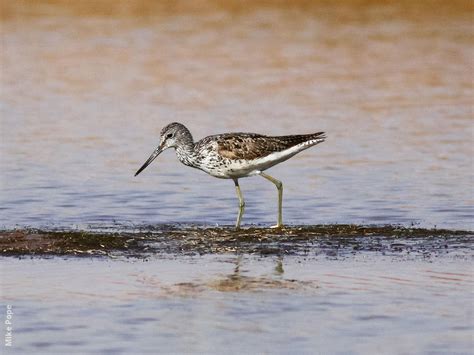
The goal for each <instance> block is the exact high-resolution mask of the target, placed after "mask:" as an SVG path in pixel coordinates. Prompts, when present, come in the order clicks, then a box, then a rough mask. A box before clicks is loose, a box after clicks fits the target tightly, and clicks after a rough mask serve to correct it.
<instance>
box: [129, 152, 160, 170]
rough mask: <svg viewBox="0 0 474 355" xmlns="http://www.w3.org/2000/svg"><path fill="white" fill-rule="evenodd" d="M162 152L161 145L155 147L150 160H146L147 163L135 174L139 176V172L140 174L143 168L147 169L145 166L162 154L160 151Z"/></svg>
mask: <svg viewBox="0 0 474 355" xmlns="http://www.w3.org/2000/svg"><path fill="white" fill-rule="evenodd" d="M161 152H162V149H161V147H158V148H156V149H155V151H154V152H153V154H152V155H150V157H149V158H148V160H147V161H146V162H145V164H143V165H142V167H141V168H140V169H138V170H137V172H136V173H135V176H137V175H138V174H140V173H141V172H142V171H143V170H145V168H146V167H147V166H148V165H150V164H151V162H152V161H153V160H155V158H156V157H157V156H158V155H160V153H161Z"/></svg>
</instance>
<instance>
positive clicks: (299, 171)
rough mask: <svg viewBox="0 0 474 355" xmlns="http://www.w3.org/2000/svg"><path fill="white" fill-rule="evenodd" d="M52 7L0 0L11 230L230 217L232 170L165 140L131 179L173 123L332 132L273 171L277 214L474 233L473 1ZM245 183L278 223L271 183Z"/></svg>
mask: <svg viewBox="0 0 474 355" xmlns="http://www.w3.org/2000/svg"><path fill="white" fill-rule="evenodd" d="M15 4H16V5H15ZM47 4H49V5H47ZM47 4H46V3H41V2H32V1H24V2H21V3H16V2H6V3H5V4H3V5H2V6H3V7H4V8H5V10H4V11H3V20H2V25H1V36H2V37H1V38H2V47H3V49H4V50H3V51H2V53H1V65H2V77H1V110H2V114H1V135H2V136H1V137H2V139H1V143H0V144H1V146H0V151H1V159H0V170H1V175H0V176H1V186H0V199H1V201H2V203H1V207H0V208H1V215H2V220H1V225H2V226H3V227H4V228H11V227H12V226H15V225H20V226H33V227H40V226H51V225H53V226H65V227H70V226H71V225H78V226H82V227H86V226H87V225H88V224H91V223H96V224H97V223H99V224H100V223H102V224H111V223H113V222H114V221H118V222H120V223H130V224H140V223H149V224H156V223H176V222H195V223H198V224H204V225H213V224H219V225H229V224H232V223H234V220H235V217H236V213H237V207H236V206H237V200H236V196H235V192H234V187H233V184H232V182H231V181H226V180H218V179H215V178H212V177H209V176H207V175H205V174H204V173H202V172H200V171H197V170H193V169H189V168H187V167H184V166H182V165H180V163H179V162H178V161H177V159H176V158H175V156H174V153H173V152H171V151H169V152H166V153H165V154H163V155H162V156H160V157H159V159H158V160H157V161H156V162H154V163H153V165H152V166H150V167H149V168H148V169H147V170H146V171H145V172H144V173H143V174H141V175H140V176H138V177H136V178H134V177H133V174H134V172H135V171H136V170H137V168H138V167H139V166H140V165H141V164H142V163H143V162H144V161H145V159H146V158H147V157H148V155H149V154H150V153H151V151H152V150H153V149H154V147H155V146H156V145H157V143H158V133H159V131H160V129H161V128H162V127H163V126H164V125H165V124H167V123H169V122H172V121H180V122H183V123H185V124H186V125H187V126H189V128H190V130H191V131H192V132H193V133H194V136H195V138H196V139H199V138H202V137H204V136H206V135H210V134H215V133H221V132H228V131H250V132H259V133H263V134H269V135H280V134H290V133H308V132H314V131H321V130H324V131H326V132H327V135H328V139H327V141H326V142H325V143H323V144H321V145H319V146H317V147H314V148H312V149H310V150H308V151H305V152H303V153H301V154H299V155H298V156H295V157H293V158H292V159H291V160H290V161H288V162H285V163H284V164H281V165H280V166H277V167H274V168H273V169H271V170H270V173H271V174H272V175H274V176H275V177H277V178H279V179H281V180H282V181H283V182H284V186H285V196H284V198H285V199H284V219H285V221H286V222H287V223H292V224H319V223H357V224H359V223H364V224H367V223H376V224H385V223H388V224H403V225H410V224H411V223H415V224H418V225H420V226H424V227H433V226H435V225H436V226H438V227H447V228H462V229H471V230H472V229H473V220H474V218H473V216H474V213H473V160H472V159H473V158H472V157H473V155H472V143H473V130H472V129H473V128H472V127H473V126H472V80H471V79H472V66H471V64H472V60H473V49H472V48H473V46H472V36H470V34H472V24H471V18H470V16H469V11H466V8H470V7H471V4H470V3H469V2H465V3H464V2H449V3H444V2H440V3H438V2H437V5H436V8H437V9H438V10H439V11H437V12H433V11H431V5H430V2H429V1H427V2H415V3H414V4H412V2H382V3H379V2H364V3H359V2H350V1H349V2H334V3H332V2H331V3H325V2H321V3H318V2H314V3H308V2H305V1H301V2H295V3H294V5H292V6H285V5H276V4H275V5H269V4H267V5H264V4H260V3H258V2H257V3H255V4H250V3H246V2H244V3H242V4H240V5H239V4H237V3H229V4H227V5H225V4H217V3H214V2H212V1H211V2H207V1H203V2H202V3H201V5H202V6H198V5H196V6H193V5H190V4H187V5H186V3H179V4H180V5H176V4H175V3H173V2H161V4H156V5H153V4H152V3H148V2H138V3H134V2H129V1H120V2H118V3H116V2H109V3H108V2H104V4H103V5H101V6H99V5H97V7H94V8H92V7H91V8H89V7H87V6H85V5H84V4H82V5H81V4H80V3H78V4H77V5H70V6H69V7H68V6H67V5H65V3H63V2H61V1H58V2H47ZM105 4H108V5H105ZM114 4H115V5H114ZM173 4H175V5H173ZM106 14H108V15H106ZM241 185H242V189H243V193H244V196H245V197H246V199H247V210H246V215H245V216H244V222H245V223H247V224H261V223H263V224H270V223H272V224H273V223H274V221H275V220H276V216H275V214H276V213H275V211H276V192H275V189H274V186H273V185H272V184H270V183H268V181H266V180H264V179H261V178H258V177H255V178H250V179H245V180H242V181H241Z"/></svg>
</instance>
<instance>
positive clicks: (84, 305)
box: [2, 255, 474, 354]
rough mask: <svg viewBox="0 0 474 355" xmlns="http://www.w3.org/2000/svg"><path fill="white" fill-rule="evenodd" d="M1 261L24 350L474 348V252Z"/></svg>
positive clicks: (17, 345)
mask: <svg viewBox="0 0 474 355" xmlns="http://www.w3.org/2000/svg"><path fill="white" fill-rule="evenodd" d="M279 262H280V264H278V263H279ZM2 265H3V266H2V272H3V273H4V277H3V281H2V282H3V287H2V289H3V302H5V303H7V304H12V305H13V311H14V318H13V324H14V328H15V330H14V348H12V350H15V352H14V353H22V354H26V353H33V352H35V353H38V352H39V353H44V354H52V353H66V352H71V351H73V352H78V353H113V354H116V353H128V354H132V353H133V354H142V353H164V354H166V353H189V352H192V353H223V352H226V353H231V354H237V353H251V354H262V353H287V354H290V353H291V354H301V353H305V354H314V353H321V354H330V353H331V354H334V353H344V354H347V353H351V354H381V353H384V354H431V353H443V354H448V353H449V354H469V353H470V352H471V351H472V341H473V340H472V330H473V312H472V311H473V309H472V287H473V283H474V278H473V274H472V269H470V268H471V265H472V264H471V259H463V258H458V259H457V258H455V257H454V256H447V257H445V258H442V259H434V260H429V261H428V260H425V261H424V260H419V259H417V258H416V257H413V258H410V257H406V256H404V257H400V256H399V257H394V256H386V257H384V256H380V255H379V256H377V257H371V256H370V255H364V256H354V257H351V258H332V259H331V258H316V259H312V258H309V259H308V260H301V259H300V258H292V257H289V258H283V260H281V259H277V258H263V259H262V258H254V257H236V256H220V257H217V256H207V257H195V258H186V257H180V258H178V259H175V258H172V257H171V258H160V259H149V260H148V261H142V260H136V261H130V260H126V261H124V260H116V261H113V262H111V261H106V260H90V259H89V260H88V259H66V260H63V259H53V260H22V261H21V262H19V261H18V260H12V259H7V260H5V261H4V262H3V263H2ZM12 353H13V352H12Z"/></svg>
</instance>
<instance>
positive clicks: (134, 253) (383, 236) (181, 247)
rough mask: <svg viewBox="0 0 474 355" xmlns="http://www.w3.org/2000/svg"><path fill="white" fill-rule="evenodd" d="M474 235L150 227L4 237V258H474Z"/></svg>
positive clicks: (0, 242) (0, 246)
mask: <svg viewBox="0 0 474 355" xmlns="http://www.w3.org/2000/svg"><path fill="white" fill-rule="evenodd" d="M473 237H474V233H473V232H470V231H452V230H441V229H422V228H404V227H398V226H358V225H320V226H301V227H298V226H294V227H286V228H284V229H281V230H276V229H266V228H246V229H242V230H239V231H236V230H234V229H233V228H230V227H228V228H205V227H193V226H184V227H183V226H169V225H160V226H148V227H141V228H134V229H133V230H124V231H120V232H117V231H115V232H113V231H107V232H100V233H99V232H93V231H47V230H33V229H32V230H27V229H20V230H12V231H0V251H1V254H2V255H4V256H25V255H26V256H48V255H68V256H109V257H116V256H126V257H149V256H151V255H157V254H173V255H203V254H226V253H233V254H256V255H262V256H265V255H301V256H317V255H325V256H328V257H344V256H350V255H354V254H360V253H363V252H377V253H380V254H383V255H393V254H398V255H400V254H414V255H421V256H425V257H431V256H438V255H441V254H456V255H460V256H464V257H466V256H471V255H472V250H473V247H472V241H473Z"/></svg>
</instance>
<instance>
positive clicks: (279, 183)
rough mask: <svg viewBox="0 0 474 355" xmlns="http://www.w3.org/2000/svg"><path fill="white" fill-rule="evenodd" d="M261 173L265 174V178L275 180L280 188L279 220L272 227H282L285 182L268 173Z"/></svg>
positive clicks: (278, 188)
mask: <svg viewBox="0 0 474 355" xmlns="http://www.w3.org/2000/svg"><path fill="white" fill-rule="evenodd" d="M260 175H261V176H263V177H264V178H265V179H267V180H270V181H271V182H273V183H274V184H275V186H276V188H277V190H278V222H277V225H276V226H272V228H281V227H283V217H282V208H283V207H282V205H283V184H282V182H281V181H280V180H277V179H275V178H274V177H271V176H270V175H268V174H265V173H263V172H260Z"/></svg>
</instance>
